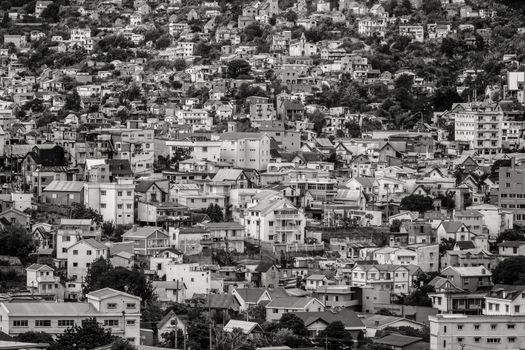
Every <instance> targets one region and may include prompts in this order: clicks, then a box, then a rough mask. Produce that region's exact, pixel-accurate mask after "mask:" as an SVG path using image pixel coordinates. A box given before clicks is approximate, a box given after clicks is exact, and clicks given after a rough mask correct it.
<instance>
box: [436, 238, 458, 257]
mask: <svg viewBox="0 0 525 350" xmlns="http://www.w3.org/2000/svg"><path fill="white" fill-rule="evenodd" d="M455 245H456V240H455V239H453V238H442V239H441V242H440V243H439V255H441V256H442V255H445V253H446V251H447V250H453V249H454V246H455Z"/></svg>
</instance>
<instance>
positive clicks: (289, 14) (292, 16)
mask: <svg viewBox="0 0 525 350" xmlns="http://www.w3.org/2000/svg"><path fill="white" fill-rule="evenodd" d="M284 18H285V19H286V20H287V21H288V22H292V23H295V21H297V18H298V16H297V13H296V12H294V11H292V10H288V11H286V12H285V13H284Z"/></svg>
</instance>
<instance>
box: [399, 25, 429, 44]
mask: <svg viewBox="0 0 525 350" xmlns="http://www.w3.org/2000/svg"><path fill="white" fill-rule="evenodd" d="M399 35H402V36H408V37H411V38H413V39H414V40H415V41H419V42H423V41H424V40H425V30H424V28H423V26H422V25H402V26H399Z"/></svg>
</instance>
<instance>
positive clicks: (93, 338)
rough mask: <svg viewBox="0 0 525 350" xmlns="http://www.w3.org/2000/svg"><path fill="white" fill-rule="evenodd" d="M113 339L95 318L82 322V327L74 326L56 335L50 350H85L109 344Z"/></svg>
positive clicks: (108, 331) (109, 331)
mask: <svg viewBox="0 0 525 350" xmlns="http://www.w3.org/2000/svg"><path fill="white" fill-rule="evenodd" d="M114 340H115V337H114V336H113V335H111V330H106V329H105V328H104V327H102V326H101V325H100V324H99V323H98V322H97V320H96V319H95V318H90V319H87V320H84V321H82V325H81V326H79V325H75V326H73V327H71V328H68V329H66V330H65V331H64V333H61V334H59V335H57V337H56V343H55V345H54V346H53V347H52V350H86V349H93V348H96V347H99V346H103V345H108V344H111V343H112V342H113V341H114Z"/></svg>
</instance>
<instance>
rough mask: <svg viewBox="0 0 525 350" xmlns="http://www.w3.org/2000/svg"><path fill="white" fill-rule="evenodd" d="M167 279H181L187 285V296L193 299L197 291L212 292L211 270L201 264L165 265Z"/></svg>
mask: <svg viewBox="0 0 525 350" xmlns="http://www.w3.org/2000/svg"><path fill="white" fill-rule="evenodd" d="M165 270H166V281H179V282H180V283H184V284H185V285H186V298H188V299H191V298H193V295H194V294H195V293H210V292H211V291H212V290H211V272H210V271H209V270H205V269H203V268H202V266H199V264H197V263H194V264H176V263H171V264H167V265H166V266H165Z"/></svg>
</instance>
